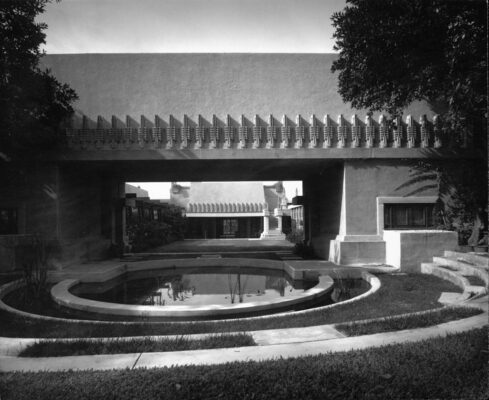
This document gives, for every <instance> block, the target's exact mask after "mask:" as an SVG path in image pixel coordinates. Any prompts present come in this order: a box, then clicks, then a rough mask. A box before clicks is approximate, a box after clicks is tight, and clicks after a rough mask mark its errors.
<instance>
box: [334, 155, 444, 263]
mask: <svg viewBox="0 0 489 400" xmlns="http://www.w3.org/2000/svg"><path fill="white" fill-rule="evenodd" d="M414 163H415V161H405V160H400V159H399V160H347V161H345V164H344V173H343V194H342V203H341V217H340V228H339V235H338V236H337V237H336V239H335V240H332V241H331V242H330V251H329V260H330V261H333V262H335V263H338V264H344V265H349V264H360V263H372V264H382V263H385V261H386V243H385V241H384V239H383V236H382V235H383V232H382V231H379V229H378V219H379V215H378V214H379V212H378V208H377V203H378V200H377V199H378V198H379V197H383V198H389V197H392V198H403V199H407V200H405V201H407V202H410V201H411V200H413V202H414V201H415V200H414V199H415V198H419V197H423V198H428V197H429V198H432V199H434V198H436V194H437V193H436V190H435V189H434V188H432V187H430V186H432V184H433V183H434V182H433V181H420V182H414V181H412V178H413V174H412V173H413V171H414V170H413V166H414ZM409 182H412V183H411V184H408V183H409Z"/></svg>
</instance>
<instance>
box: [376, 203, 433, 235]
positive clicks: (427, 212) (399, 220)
mask: <svg viewBox="0 0 489 400" xmlns="http://www.w3.org/2000/svg"><path fill="white" fill-rule="evenodd" d="M433 207H434V205H433V204H416V203H415V204H405V203H403V204H385V205H384V229H423V228H430V227H432V226H433Z"/></svg>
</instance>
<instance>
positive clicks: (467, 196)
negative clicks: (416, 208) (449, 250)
mask: <svg viewBox="0 0 489 400" xmlns="http://www.w3.org/2000/svg"><path fill="white" fill-rule="evenodd" d="M484 182H487V167H486V165H485V162H484V161H483V160H481V159H468V160H464V159H461V160H458V161H457V163H456V164H454V163H449V162H443V161H436V160H429V161H427V160H425V161H417V162H416V163H415V164H414V165H413V167H412V169H411V178H410V179H409V180H408V181H407V182H406V183H404V184H402V185H401V186H399V187H398V188H397V189H402V188H408V187H411V186H415V185H416V187H417V188H416V189H415V190H413V191H412V192H410V193H408V194H407V195H408V196H414V195H416V194H418V193H420V192H422V191H424V190H429V189H435V190H436V193H437V194H438V200H437V203H436V207H435V214H436V215H435V217H436V219H437V223H438V224H437V225H438V228H443V229H448V230H456V231H457V232H458V233H459V242H460V244H467V240H468V238H469V236H471V234H472V233H473V232H472V231H473V229H476V230H477V232H476V233H475V234H476V235H478V234H479V231H478V229H479V227H477V226H475V227H474V221H477V220H478V219H480V221H481V224H482V226H481V228H482V230H484V228H485V229H487V214H486V216H483V214H484V211H483V210H484V209H485V208H487V185H486V184H485V183H484Z"/></svg>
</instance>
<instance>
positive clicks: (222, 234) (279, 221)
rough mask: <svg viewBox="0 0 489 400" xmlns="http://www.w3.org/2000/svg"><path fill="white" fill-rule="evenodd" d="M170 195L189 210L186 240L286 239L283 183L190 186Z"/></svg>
mask: <svg viewBox="0 0 489 400" xmlns="http://www.w3.org/2000/svg"><path fill="white" fill-rule="evenodd" d="M170 191H171V198H170V202H171V203H172V204H175V205H178V206H180V207H183V208H185V210H186V216H187V219H188V229H187V233H186V235H185V237H186V238H189V239H213V238H262V239H285V235H284V234H283V232H282V231H283V219H284V208H285V209H286V208H287V199H286V195H285V188H284V187H283V184H282V182H277V183H275V184H274V185H263V184H262V183H261V182H191V184H190V186H187V187H186V186H181V185H178V184H172V187H171V190H170ZM285 214H287V211H285ZM286 217H287V216H285V218H286Z"/></svg>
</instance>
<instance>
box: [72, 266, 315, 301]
mask: <svg viewBox="0 0 489 400" xmlns="http://www.w3.org/2000/svg"><path fill="white" fill-rule="evenodd" d="M145 275H146V276H141V274H140V273H139V274H138V273H129V274H127V275H125V276H124V277H123V278H122V279H117V280H115V281H111V282H106V283H104V284H86V283H84V284H80V285H77V286H75V287H74V288H72V289H71V292H72V293H73V294H74V295H76V296H79V297H83V298H87V299H91V300H97V301H104V302H111V303H120V304H140V305H152V306H157V307H172V306H181V305H194V306H206V305H223V306H224V305H226V306H229V305H232V304H239V303H250V302H256V301H269V300H273V299H276V298H294V297H300V296H301V295H303V294H304V292H305V290H307V289H309V288H311V287H313V286H315V285H316V284H317V282H318V281H317V280H312V281H307V282H304V281H301V282H298V281H296V282H294V281H293V280H292V279H291V278H290V277H289V276H287V275H286V274H285V273H283V272H281V271H280V272H277V271H271V270H270V271H266V272H265V271H253V270H251V271H248V270H246V269H240V270H232V269H229V270H226V271H221V272H212V273H202V272H200V273H199V272H196V271H191V272H190V273H184V274H177V273H175V272H173V271H167V272H165V271H161V270H159V271H152V272H151V273H150V274H149V275H150V276H147V275H148V273H146V274H145Z"/></svg>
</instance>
